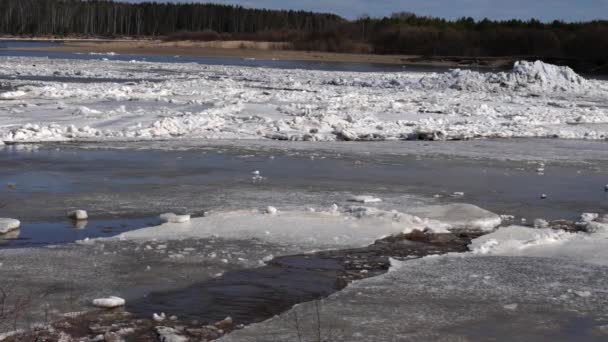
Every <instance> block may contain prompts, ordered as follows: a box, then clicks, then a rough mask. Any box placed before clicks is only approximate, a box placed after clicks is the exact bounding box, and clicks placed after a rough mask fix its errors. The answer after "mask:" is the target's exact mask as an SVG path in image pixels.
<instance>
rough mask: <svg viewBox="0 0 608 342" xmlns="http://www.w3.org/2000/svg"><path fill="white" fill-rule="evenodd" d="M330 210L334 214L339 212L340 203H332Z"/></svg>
mask: <svg viewBox="0 0 608 342" xmlns="http://www.w3.org/2000/svg"><path fill="white" fill-rule="evenodd" d="M329 212H330V213H332V214H337V213H338V212H339V208H338V205H337V204H336V203H334V204H332V205H331V206H330V207H329Z"/></svg>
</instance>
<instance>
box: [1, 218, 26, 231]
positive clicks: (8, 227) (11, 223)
mask: <svg viewBox="0 0 608 342" xmlns="http://www.w3.org/2000/svg"><path fill="white" fill-rule="evenodd" d="M19 226H21V222H20V221H19V220H15V219H11V218H0V234H6V233H8V232H10V231H12V230H16V229H19Z"/></svg>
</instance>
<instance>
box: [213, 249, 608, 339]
mask: <svg viewBox="0 0 608 342" xmlns="http://www.w3.org/2000/svg"><path fill="white" fill-rule="evenodd" d="M606 276H608V269H606V268H605V267H601V266H598V265H592V264H585V263H577V262H575V261H572V260H564V261H561V262H555V260H553V259H547V258H535V257H526V258H522V257H505V256H483V257H480V256H472V257H462V256H461V255H457V256H451V255H448V256H433V257H426V258H423V259H417V260H408V261H394V262H393V263H392V267H391V269H390V271H389V272H388V273H386V274H384V275H381V276H378V277H374V278H369V279H365V280H362V281H358V282H355V283H353V284H351V285H349V286H348V287H347V288H346V289H344V290H343V291H341V292H337V293H335V294H333V295H332V296H330V297H329V298H327V299H323V300H320V301H316V302H308V303H303V304H299V305H296V306H295V307H294V308H292V309H291V310H289V311H288V312H286V313H284V314H281V315H280V316H277V317H274V318H271V319H269V320H267V321H265V322H262V323H258V324H253V325H251V326H248V327H245V328H244V329H243V330H238V331H233V332H232V333H231V334H229V335H227V336H224V337H223V338H222V339H220V340H219V341H221V342H237V341H238V342H249V341H251V342H253V341H289V342H291V341H293V342H295V341H315V340H319V338H318V336H319V335H320V336H321V340H330V341H377V342H384V341H386V342H388V341H402V340H403V341H479V340H501V339H503V338H504V337H505V336H508V339H509V340H518V341H539V340H542V341H554V340H564V341H565V340H594V338H598V340H601V338H602V337H603V338H605V337H606V336H607V335H606V332H603V333H602V332H601V331H600V330H599V327H600V326H601V325H602V324H605V323H603V322H605V305H607V304H608V296H607V294H606V291H605V279H606ZM577 293H581V294H583V296H581V295H579V294H577ZM587 295H589V296H587ZM296 321H297V323H295V322H296ZM539 322H542V324H539ZM572 322H580V323H581V324H580V325H576V327H577V328H576V329H577V330H576V331H575V332H573V333H572V334H573V335H569V332H571V330H570V329H569V328H570V327H572V325H571V324H572ZM573 336H574V337H573ZM545 337H548V338H545Z"/></svg>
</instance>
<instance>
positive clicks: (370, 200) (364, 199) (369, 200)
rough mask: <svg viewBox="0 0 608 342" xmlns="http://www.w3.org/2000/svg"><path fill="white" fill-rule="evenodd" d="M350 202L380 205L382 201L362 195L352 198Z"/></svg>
mask: <svg viewBox="0 0 608 342" xmlns="http://www.w3.org/2000/svg"><path fill="white" fill-rule="evenodd" d="M349 201H351V202H359V203H378V202H382V199H380V198H377V197H373V196H368V195H362V196H352V197H351V198H350V199H349Z"/></svg>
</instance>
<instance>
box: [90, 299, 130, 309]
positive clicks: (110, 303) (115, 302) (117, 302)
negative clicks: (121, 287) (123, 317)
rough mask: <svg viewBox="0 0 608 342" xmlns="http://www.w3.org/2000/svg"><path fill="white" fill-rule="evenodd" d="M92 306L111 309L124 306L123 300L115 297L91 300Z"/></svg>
mask: <svg viewBox="0 0 608 342" xmlns="http://www.w3.org/2000/svg"><path fill="white" fill-rule="evenodd" d="M93 305H95V306H97V307H100V308H105V309H113V308H117V307H119V306H124V305H125V300H124V299H122V298H120V297H115V296H112V297H108V298H99V299H95V300H93Z"/></svg>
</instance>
